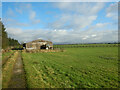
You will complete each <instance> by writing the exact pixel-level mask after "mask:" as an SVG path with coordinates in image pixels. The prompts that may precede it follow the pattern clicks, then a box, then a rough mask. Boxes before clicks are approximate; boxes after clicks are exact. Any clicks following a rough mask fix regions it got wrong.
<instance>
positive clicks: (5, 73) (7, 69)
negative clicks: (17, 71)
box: [2, 52, 18, 88]
mask: <svg viewBox="0 0 120 90" xmlns="http://www.w3.org/2000/svg"><path fill="white" fill-rule="evenodd" d="M17 56H18V52H15V53H14V55H13V57H11V58H9V60H8V61H7V62H6V64H5V66H4V67H3V68H2V88H7V87H8V84H9V81H10V79H11V76H12V70H13V66H14V63H15V61H16V58H17Z"/></svg>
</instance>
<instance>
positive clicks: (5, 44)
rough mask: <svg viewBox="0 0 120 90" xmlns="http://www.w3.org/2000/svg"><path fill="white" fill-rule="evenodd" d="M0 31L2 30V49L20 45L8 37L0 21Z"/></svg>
mask: <svg viewBox="0 0 120 90" xmlns="http://www.w3.org/2000/svg"><path fill="white" fill-rule="evenodd" d="M0 29H2V30H1V31H2V32H0V42H1V43H2V45H1V46H2V49H7V48H11V47H16V46H19V45H20V43H19V42H18V40H16V39H13V38H10V37H8V34H7V32H6V31H5V30H6V28H5V26H4V24H3V23H2V21H0Z"/></svg>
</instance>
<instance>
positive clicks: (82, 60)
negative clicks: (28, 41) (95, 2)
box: [22, 47, 118, 88]
mask: <svg viewBox="0 0 120 90" xmlns="http://www.w3.org/2000/svg"><path fill="white" fill-rule="evenodd" d="M22 57H23V62H24V68H25V71H26V78H27V85H28V88H47V87H51V88H101V87H102V88H111V87H112V88H114V87H118V48H117V47H94V48H89V47H86V48H66V49H65V51H64V52H49V53H26V52H22Z"/></svg>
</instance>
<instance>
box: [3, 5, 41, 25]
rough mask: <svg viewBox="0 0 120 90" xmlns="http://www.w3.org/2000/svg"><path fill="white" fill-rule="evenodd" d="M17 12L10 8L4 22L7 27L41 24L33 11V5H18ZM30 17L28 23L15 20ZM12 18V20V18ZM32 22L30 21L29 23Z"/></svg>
mask: <svg viewBox="0 0 120 90" xmlns="http://www.w3.org/2000/svg"><path fill="white" fill-rule="evenodd" d="M15 5H16V6H15V11H16V12H17V13H15V11H13V9H12V8H8V11H7V14H6V15H7V17H5V18H3V22H4V23H5V25H6V27H19V26H20V27H21V26H22V27H28V26H31V24H32V25H36V24H38V23H40V19H37V18H36V12H35V11H33V10H32V5H31V4H29V3H16V4H15ZM24 14H25V15H28V18H26V20H27V19H28V22H22V21H20V20H19V19H16V18H13V17H17V18H19V17H20V18H21V17H22V16H23V15H24ZM11 17H12V18H11ZM29 20H30V21H29Z"/></svg>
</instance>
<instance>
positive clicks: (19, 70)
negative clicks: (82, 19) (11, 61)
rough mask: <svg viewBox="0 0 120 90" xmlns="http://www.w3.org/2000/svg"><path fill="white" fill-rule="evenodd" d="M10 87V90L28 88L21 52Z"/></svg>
mask: <svg viewBox="0 0 120 90" xmlns="http://www.w3.org/2000/svg"><path fill="white" fill-rule="evenodd" d="M8 87H9V88H26V81H25V73H24V68H23V63H22V58H21V53H20V52H19V54H18V58H17V59H16V62H15V65H14V68H13V72H12V78H11V80H10V83H9V85H8Z"/></svg>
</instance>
